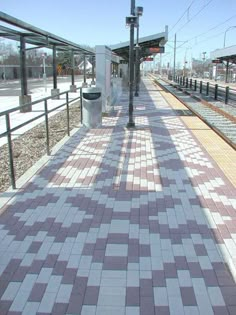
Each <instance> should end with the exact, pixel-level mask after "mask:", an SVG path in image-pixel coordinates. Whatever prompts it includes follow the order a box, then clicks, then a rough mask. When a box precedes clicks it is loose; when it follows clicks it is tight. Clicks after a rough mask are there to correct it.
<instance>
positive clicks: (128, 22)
mask: <svg viewBox="0 0 236 315" xmlns="http://www.w3.org/2000/svg"><path fill="white" fill-rule="evenodd" d="M130 13H131V15H130V16H128V17H126V25H129V26H130V45H129V121H128V123H127V125H126V127H127V128H134V127H135V123H134V120H133V110H134V107H133V99H134V96H133V85H134V26H135V25H136V24H137V16H135V0H131V10H130Z"/></svg>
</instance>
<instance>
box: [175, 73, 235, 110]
mask: <svg viewBox="0 0 236 315" xmlns="http://www.w3.org/2000/svg"><path fill="white" fill-rule="evenodd" d="M174 82H176V83H178V84H179V85H180V86H181V87H185V88H189V89H191V90H193V91H195V92H199V93H200V94H202V95H205V96H209V97H213V98H214V100H219V101H222V102H224V103H225V104H231V105H234V106H236V89H233V88H231V87H229V86H220V85H218V84H217V83H216V84H213V83H210V82H205V81H201V80H200V81H199V80H196V79H192V78H187V77H180V76H176V77H175V78H174Z"/></svg>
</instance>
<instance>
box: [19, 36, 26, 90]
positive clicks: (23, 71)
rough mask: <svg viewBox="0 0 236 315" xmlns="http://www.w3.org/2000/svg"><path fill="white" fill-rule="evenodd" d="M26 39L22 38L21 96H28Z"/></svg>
mask: <svg viewBox="0 0 236 315" xmlns="http://www.w3.org/2000/svg"><path fill="white" fill-rule="evenodd" d="M25 52H26V51H25V37H24V36H21V37H20V75H21V96H24V95H27V74H26V53H25Z"/></svg>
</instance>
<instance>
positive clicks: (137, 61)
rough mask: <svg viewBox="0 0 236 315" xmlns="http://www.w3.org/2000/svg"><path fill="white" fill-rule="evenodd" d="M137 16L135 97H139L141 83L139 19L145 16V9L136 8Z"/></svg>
mask: <svg viewBox="0 0 236 315" xmlns="http://www.w3.org/2000/svg"><path fill="white" fill-rule="evenodd" d="M135 15H136V16H137V17H138V18H137V39H136V46H135V48H136V61H135V94H134V95H135V96H138V94H139V93H138V92H139V81H140V61H139V49H140V47H139V44H138V41H139V17H140V16H142V15H143V7H136V8H135Z"/></svg>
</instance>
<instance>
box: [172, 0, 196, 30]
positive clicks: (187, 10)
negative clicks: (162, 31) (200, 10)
mask: <svg viewBox="0 0 236 315" xmlns="http://www.w3.org/2000/svg"><path fill="white" fill-rule="evenodd" d="M195 1H196V0H193V1H192V2H191V4H190V5H189V6H188V7H187V9H186V10H185V11H184V13H183V14H182V15H181V17H180V18H179V19H178V21H177V22H176V23H175V25H174V26H172V28H171V29H170V31H169V32H171V31H172V30H173V28H175V26H176V25H177V24H178V23H179V22H180V21H181V19H182V18H183V17H184V16H185V13H186V12H188V13H189V9H190V8H191V6H192V5H193V3H194V2H195Z"/></svg>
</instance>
